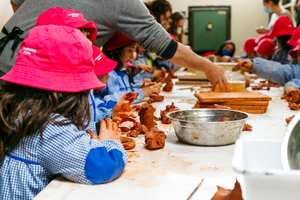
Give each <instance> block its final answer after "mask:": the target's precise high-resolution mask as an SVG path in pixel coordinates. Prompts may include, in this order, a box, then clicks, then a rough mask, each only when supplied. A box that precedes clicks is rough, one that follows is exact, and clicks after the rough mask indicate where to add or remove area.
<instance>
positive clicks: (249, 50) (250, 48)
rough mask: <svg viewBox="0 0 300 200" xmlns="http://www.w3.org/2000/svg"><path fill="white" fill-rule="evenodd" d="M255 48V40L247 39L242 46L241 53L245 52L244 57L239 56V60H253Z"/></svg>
mask: <svg viewBox="0 0 300 200" xmlns="http://www.w3.org/2000/svg"><path fill="white" fill-rule="evenodd" d="M255 47H256V42H255V38H247V39H246V41H245V44H244V48H243V49H242V52H246V55H244V56H241V57H240V59H242V60H245V59H253V58H255V57H256V54H255V51H254V48H255Z"/></svg>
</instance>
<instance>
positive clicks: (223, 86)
mask: <svg viewBox="0 0 300 200" xmlns="http://www.w3.org/2000/svg"><path fill="white" fill-rule="evenodd" d="M208 68H209V70H208V71H207V72H206V73H205V75H206V77H207V79H208V80H209V81H210V82H211V84H212V85H213V87H212V90H213V91H214V90H215V87H216V86H217V84H219V87H220V91H221V92H226V91H227V92H229V91H230V89H229V85H228V82H227V79H226V77H225V75H224V72H223V70H222V69H221V68H220V67H219V66H217V65H215V64H214V63H212V62H210V66H208Z"/></svg>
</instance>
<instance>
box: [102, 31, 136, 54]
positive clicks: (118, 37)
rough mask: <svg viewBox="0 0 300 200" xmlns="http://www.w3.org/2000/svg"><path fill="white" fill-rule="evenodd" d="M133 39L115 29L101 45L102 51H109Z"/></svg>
mask: <svg viewBox="0 0 300 200" xmlns="http://www.w3.org/2000/svg"><path fill="white" fill-rule="evenodd" d="M132 41H133V40H132V39H130V38H129V37H127V36H126V35H124V34H123V33H121V32H119V31H117V32H116V33H115V34H114V35H113V36H112V37H111V38H110V39H109V40H108V41H107V42H106V43H105V44H104V45H103V52H106V51H111V50H114V49H117V48H120V47H122V46H125V45H126V44H129V43H130V42H132Z"/></svg>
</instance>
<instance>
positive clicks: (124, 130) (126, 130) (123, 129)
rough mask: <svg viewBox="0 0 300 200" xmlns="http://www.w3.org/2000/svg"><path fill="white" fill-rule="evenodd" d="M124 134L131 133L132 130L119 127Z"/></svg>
mask: <svg viewBox="0 0 300 200" xmlns="http://www.w3.org/2000/svg"><path fill="white" fill-rule="evenodd" d="M119 128H120V129H121V131H122V132H129V131H130V129H129V128H128V127H119Z"/></svg>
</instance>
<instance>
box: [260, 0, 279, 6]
mask: <svg viewBox="0 0 300 200" xmlns="http://www.w3.org/2000/svg"><path fill="white" fill-rule="evenodd" d="M269 1H272V2H273V3H274V4H275V5H278V4H279V0H264V2H265V3H268V2H269Z"/></svg>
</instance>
